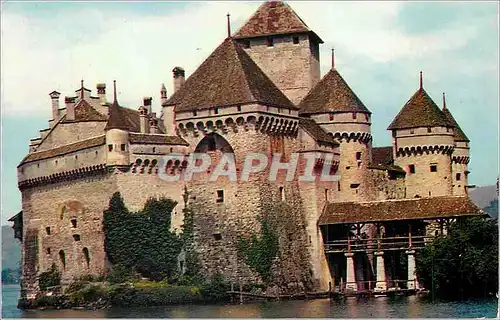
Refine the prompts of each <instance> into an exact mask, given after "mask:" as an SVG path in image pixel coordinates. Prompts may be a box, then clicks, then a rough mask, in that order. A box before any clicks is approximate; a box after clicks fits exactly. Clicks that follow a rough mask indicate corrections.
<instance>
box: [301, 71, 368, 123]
mask: <svg viewBox="0 0 500 320" xmlns="http://www.w3.org/2000/svg"><path fill="white" fill-rule="evenodd" d="M299 109H300V114H313V113H323V112H364V113H371V112H370V110H368V109H367V108H366V107H365V105H364V104H363V102H361V100H360V99H359V98H358V96H357V95H356V94H355V93H354V91H352V89H351V88H350V87H349V85H348V84H347V82H345V80H344V78H342V76H341V75H340V73H339V72H338V71H337V70H335V69H332V70H330V71H328V73H327V74H326V75H325V76H324V77H323V79H321V81H320V82H318V84H316V86H315V87H314V88H313V89H312V90H311V91H309V93H308V94H307V95H306V96H305V97H304V99H302V101H301V102H300V103H299Z"/></svg>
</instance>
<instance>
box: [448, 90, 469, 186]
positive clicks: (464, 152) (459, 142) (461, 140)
mask: <svg viewBox="0 0 500 320" xmlns="http://www.w3.org/2000/svg"><path fill="white" fill-rule="evenodd" d="M443 113H444V115H445V116H446V118H447V119H448V120H449V121H450V122H451V123H452V124H453V125H454V129H453V133H454V135H453V137H454V140H455V149H454V150H453V153H452V155H451V171H452V177H453V184H452V188H453V195H457V196H459V195H460V196H463V195H466V194H467V193H468V190H467V186H468V185H469V184H468V175H469V170H468V164H469V160H470V158H469V142H470V141H469V138H467V136H466V135H465V133H464V132H463V131H462V129H461V128H460V126H459V125H458V123H457V121H456V120H455V118H454V117H453V115H452V114H451V112H450V110H449V109H448V108H447V107H446V96H445V94H444V92H443Z"/></svg>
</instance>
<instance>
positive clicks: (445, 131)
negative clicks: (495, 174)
mask: <svg viewBox="0 0 500 320" xmlns="http://www.w3.org/2000/svg"><path fill="white" fill-rule="evenodd" d="M387 129H388V130H391V131H392V137H393V154H394V155H395V159H394V162H395V164H396V165H398V166H400V167H402V168H403V169H404V170H405V171H406V179H405V183H406V196H407V197H409V198H415V197H429V196H444V195H451V194H452V184H453V177H452V170H451V154H452V153H453V150H454V147H455V141H454V132H453V129H454V125H453V123H451V122H450V121H449V120H448V119H447V117H446V116H445V114H444V113H443V112H442V111H441V109H439V107H438V106H437V105H436V104H435V103H434V101H433V100H432V99H431V97H430V96H429V95H428V94H427V92H426V91H425V90H424V88H423V81H422V72H420V87H419V89H418V90H417V92H415V94H414V95H413V96H412V97H411V98H410V100H408V102H407V103H406V104H405V105H404V106H403V108H402V109H401V111H400V112H399V113H398V115H397V116H396V117H395V118H394V120H393V121H392V123H391V124H390V125H389V127H388V128H387Z"/></svg>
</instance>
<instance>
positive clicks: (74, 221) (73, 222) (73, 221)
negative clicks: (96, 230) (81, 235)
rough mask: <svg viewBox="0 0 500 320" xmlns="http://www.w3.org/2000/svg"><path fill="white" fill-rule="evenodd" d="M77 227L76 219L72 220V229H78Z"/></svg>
mask: <svg viewBox="0 0 500 320" xmlns="http://www.w3.org/2000/svg"><path fill="white" fill-rule="evenodd" d="M76 226H77V221H76V218H72V219H71V228H76Z"/></svg>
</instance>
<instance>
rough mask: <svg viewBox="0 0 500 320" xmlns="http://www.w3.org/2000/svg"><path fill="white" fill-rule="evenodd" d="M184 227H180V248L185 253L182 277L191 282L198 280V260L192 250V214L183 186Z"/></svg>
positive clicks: (199, 276)
mask: <svg viewBox="0 0 500 320" xmlns="http://www.w3.org/2000/svg"><path fill="white" fill-rule="evenodd" d="M183 198H184V209H183V211H184V225H183V227H182V236H181V239H182V247H183V250H184V253H185V261H184V263H185V267H184V268H185V270H184V274H183V277H189V278H190V279H191V280H195V281H196V280H200V279H199V278H201V274H200V260H199V258H198V254H197V252H196V251H195V248H194V212H193V210H192V209H191V208H190V207H189V206H188V204H187V201H188V199H189V192H188V190H187V187H186V186H184V194H183Z"/></svg>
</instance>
